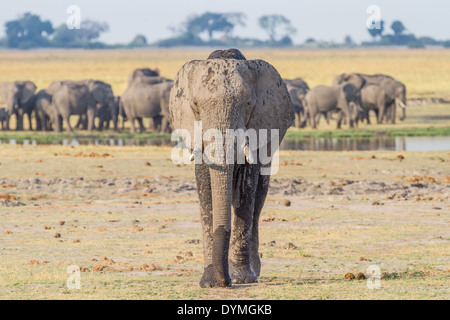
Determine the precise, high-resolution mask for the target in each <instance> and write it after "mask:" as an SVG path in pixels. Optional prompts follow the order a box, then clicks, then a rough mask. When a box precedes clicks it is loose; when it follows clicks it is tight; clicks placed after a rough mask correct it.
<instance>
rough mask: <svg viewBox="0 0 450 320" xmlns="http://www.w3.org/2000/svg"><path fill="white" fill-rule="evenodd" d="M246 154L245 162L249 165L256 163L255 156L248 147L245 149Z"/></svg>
mask: <svg viewBox="0 0 450 320" xmlns="http://www.w3.org/2000/svg"><path fill="white" fill-rule="evenodd" d="M244 154H245V160H247V162H248V163H250V164H252V163H253V162H254V159H253V154H252V153H251V152H250V149H249V147H248V146H245V147H244Z"/></svg>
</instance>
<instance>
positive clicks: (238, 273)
mask: <svg viewBox="0 0 450 320" xmlns="http://www.w3.org/2000/svg"><path fill="white" fill-rule="evenodd" d="M230 270H231V271H230V273H231V274H230V276H231V281H232V283H234V284H243V283H255V282H258V277H257V276H256V274H255V272H253V270H252V268H251V267H250V266H249V265H243V266H238V265H235V264H233V263H231V264H230Z"/></svg>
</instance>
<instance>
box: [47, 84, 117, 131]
mask: <svg viewBox="0 0 450 320" xmlns="http://www.w3.org/2000/svg"><path fill="white" fill-rule="evenodd" d="M52 106H53V108H54V112H55V117H54V120H55V121H54V122H55V123H54V126H55V131H57V132H60V131H61V124H60V122H59V121H56V119H59V117H62V119H63V120H64V122H65V124H66V125H67V128H66V130H67V131H69V132H71V131H73V129H72V126H71V125H70V116H71V115H79V116H84V115H86V117H87V129H88V131H92V129H93V128H94V120H95V116H96V115H97V114H101V112H102V111H104V109H106V110H108V111H109V112H111V113H113V112H114V110H115V103H114V94H113V91H112V88H111V86H110V85H109V84H107V83H105V82H103V81H98V80H91V79H89V80H81V81H72V82H66V83H63V84H61V86H60V87H59V88H58V89H57V90H56V92H55V94H54V95H53V99H52ZM102 128H103V123H102V122H100V125H99V130H101V129H102Z"/></svg>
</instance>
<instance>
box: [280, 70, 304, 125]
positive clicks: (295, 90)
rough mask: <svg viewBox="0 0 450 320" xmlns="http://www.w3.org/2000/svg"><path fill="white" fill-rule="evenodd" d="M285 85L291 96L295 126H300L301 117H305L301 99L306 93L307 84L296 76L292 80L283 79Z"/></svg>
mask: <svg viewBox="0 0 450 320" xmlns="http://www.w3.org/2000/svg"><path fill="white" fill-rule="evenodd" d="M284 83H286V87H287V89H288V91H289V95H290V96H291V100H292V104H293V106H294V113H295V127H297V128H300V127H301V126H302V118H305V108H304V105H303V100H304V98H305V95H306V93H307V92H308V91H309V86H308V84H307V83H306V82H305V81H303V79H300V78H297V79H294V80H288V79H284Z"/></svg>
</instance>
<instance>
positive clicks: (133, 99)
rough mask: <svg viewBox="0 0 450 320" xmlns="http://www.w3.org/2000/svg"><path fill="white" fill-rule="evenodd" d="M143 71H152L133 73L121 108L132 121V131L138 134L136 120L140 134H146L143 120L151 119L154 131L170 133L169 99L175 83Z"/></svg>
mask: <svg viewBox="0 0 450 320" xmlns="http://www.w3.org/2000/svg"><path fill="white" fill-rule="evenodd" d="M142 70H150V71H152V70H151V69H138V70H135V71H133V73H132V74H131V75H130V78H129V86H128V88H127V89H126V90H125V92H124V93H123V94H122V96H121V102H120V103H121V108H122V109H123V111H124V113H125V114H126V117H127V119H129V120H130V131H131V132H132V133H134V132H136V127H135V120H138V122H139V130H140V132H145V127H144V124H143V119H144V118H151V119H152V120H153V127H152V128H151V129H152V130H153V131H159V132H170V124H169V117H168V116H169V98H170V90H171V89H172V87H173V81H171V80H168V79H165V78H163V77H160V76H159V73H156V72H155V71H153V72H150V71H148V72H147V73H144V72H143V71H142ZM152 74H155V75H152Z"/></svg>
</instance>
